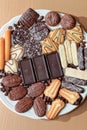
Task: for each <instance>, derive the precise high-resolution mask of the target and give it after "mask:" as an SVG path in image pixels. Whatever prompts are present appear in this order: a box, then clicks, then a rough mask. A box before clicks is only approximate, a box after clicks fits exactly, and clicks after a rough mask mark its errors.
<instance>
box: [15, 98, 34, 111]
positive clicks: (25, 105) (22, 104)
mask: <svg viewBox="0 0 87 130" xmlns="http://www.w3.org/2000/svg"><path fill="white" fill-rule="evenodd" d="M32 105H33V100H32V98H30V97H25V98H23V99H21V100H19V101H18V102H17V103H16V105H15V110H16V111H17V112H19V113H23V112H26V111H28V110H29V109H30V108H31V107H32Z"/></svg>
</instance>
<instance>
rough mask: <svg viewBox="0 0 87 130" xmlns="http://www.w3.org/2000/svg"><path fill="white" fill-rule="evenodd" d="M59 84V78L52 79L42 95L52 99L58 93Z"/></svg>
mask: <svg viewBox="0 0 87 130" xmlns="http://www.w3.org/2000/svg"><path fill="white" fill-rule="evenodd" d="M60 85H61V81H60V80H58V79H53V80H52V82H51V84H50V85H49V86H48V87H47V88H46V89H45V91H44V95H45V96H47V97H50V98H51V99H54V98H55V97H56V95H57V93H58V90H59V88H60Z"/></svg>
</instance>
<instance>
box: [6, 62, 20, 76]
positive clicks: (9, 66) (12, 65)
mask: <svg viewBox="0 0 87 130" xmlns="http://www.w3.org/2000/svg"><path fill="white" fill-rule="evenodd" d="M4 70H5V72H6V73H12V74H14V73H17V70H18V63H17V61H16V60H9V61H8V62H6V63H5V68H4Z"/></svg>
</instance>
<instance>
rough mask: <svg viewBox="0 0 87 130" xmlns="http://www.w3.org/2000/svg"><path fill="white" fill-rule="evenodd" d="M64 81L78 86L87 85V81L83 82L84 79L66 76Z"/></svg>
mask: <svg viewBox="0 0 87 130" xmlns="http://www.w3.org/2000/svg"><path fill="white" fill-rule="evenodd" d="M64 80H65V81H66V82H70V83H73V84H76V85H83V86H84V85H87V80H83V79H78V78H74V77H69V76H64Z"/></svg>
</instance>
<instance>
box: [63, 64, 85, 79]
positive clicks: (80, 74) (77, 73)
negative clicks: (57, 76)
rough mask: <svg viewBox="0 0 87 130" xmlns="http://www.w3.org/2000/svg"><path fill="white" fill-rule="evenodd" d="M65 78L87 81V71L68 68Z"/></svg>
mask: <svg viewBox="0 0 87 130" xmlns="http://www.w3.org/2000/svg"><path fill="white" fill-rule="evenodd" d="M65 76H69V77H74V78H78V79H83V80H87V71H83V70H77V69H73V68H68V67H67V68H66V69H65Z"/></svg>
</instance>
